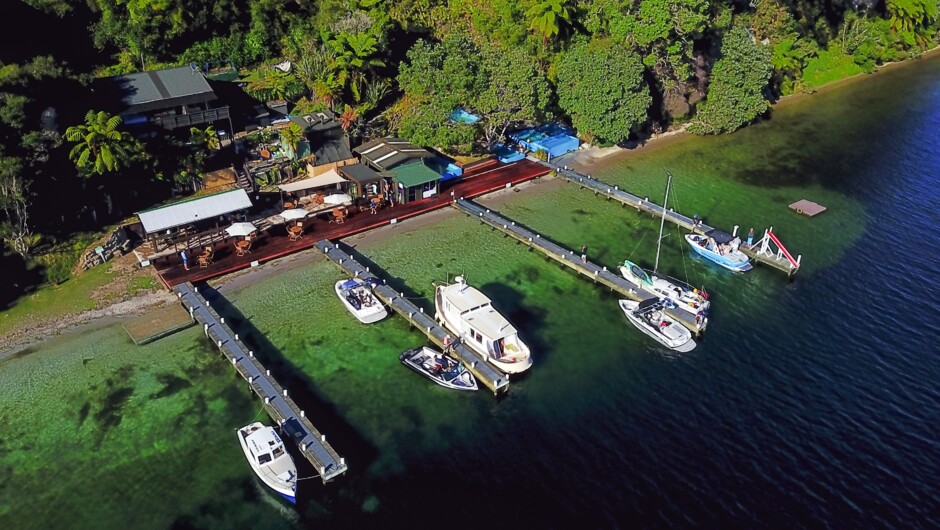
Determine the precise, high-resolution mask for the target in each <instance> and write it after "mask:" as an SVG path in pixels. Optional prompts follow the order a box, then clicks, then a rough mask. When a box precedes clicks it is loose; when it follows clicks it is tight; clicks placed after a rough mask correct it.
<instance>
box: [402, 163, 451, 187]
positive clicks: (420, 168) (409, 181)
mask: <svg viewBox="0 0 940 530" xmlns="http://www.w3.org/2000/svg"><path fill="white" fill-rule="evenodd" d="M391 173H392V174H393V175H395V180H397V181H398V182H400V183H401V184H402V185H403V186H405V187H407V188H410V187H412V186H419V185H421V184H427V183H428V182H434V181H435V180H441V174H440V173H438V172H437V171H434V170H433V169H431V168H429V167H428V166H426V165H424V162H421V161H418V162H412V163H411V164H405V165H403V166H398V167H396V168H395V169H393V170H391Z"/></svg>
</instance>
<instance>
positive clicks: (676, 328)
mask: <svg viewBox="0 0 940 530" xmlns="http://www.w3.org/2000/svg"><path fill="white" fill-rule="evenodd" d="M620 309H622V310H623V312H624V314H625V315H627V319H629V320H630V322H631V323H633V325H634V326H636V327H637V328H638V329H639V330H640V331H642V332H643V333H646V334H647V335H649V336H650V337H652V338H654V339H656V341H657V342H659V343H660V344H662V345H663V346H666V347H667V348H670V349H673V350H675V351H678V352H683V353H685V352H689V351H692V350H693V349H694V348H695V341H694V340H692V332H690V331H689V330H688V329H686V328H685V327H683V326H682V324H680V323H678V322H676V321H675V320H673V319H672V318H670V317H669V316H668V315H666V312H665V307H664V306H663V303H662V302H661V301H659V300H657V299H655V298H647V299H646V300H643V301H642V302H634V301H632V300H621V301H620Z"/></svg>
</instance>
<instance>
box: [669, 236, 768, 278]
mask: <svg viewBox="0 0 940 530" xmlns="http://www.w3.org/2000/svg"><path fill="white" fill-rule="evenodd" d="M685 240H686V241H687V242H688V243H689V245H691V246H692V250H694V251H695V252H696V254H698V255H699V256H702V257H703V258H705V259H707V260H709V261H712V262H715V263H717V264H718V265H721V266H722V267H724V268H726V269H729V270H732V271H735V272H746V271H749V270H751V269H752V268H754V267H753V266H752V265H751V263H750V261H749V260H748V257H747V256H746V255H745V254H744V253H743V252H741V251H740V250H738V247H739V246H740V245H741V240H740V239H738V238H736V237H734V236H732V235H731V234H729V233H728V232H724V231H722V230H709V231H708V232H706V233H704V234H686V235H685Z"/></svg>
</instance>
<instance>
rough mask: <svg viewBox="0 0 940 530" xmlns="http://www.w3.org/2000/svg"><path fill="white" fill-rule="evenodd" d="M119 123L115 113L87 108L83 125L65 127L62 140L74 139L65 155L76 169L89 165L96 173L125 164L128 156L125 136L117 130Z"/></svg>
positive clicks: (119, 119) (71, 140) (112, 169)
mask: <svg viewBox="0 0 940 530" xmlns="http://www.w3.org/2000/svg"><path fill="white" fill-rule="evenodd" d="M120 124H121V118H120V117H118V116H111V115H110V114H108V113H107V112H104V111H100V112H95V111H93V110H89V111H88V114H86V115H85V123H84V124H82V125H73V126H72V127H69V128H68V129H66V130H65V139H66V140H68V141H69V142H76V143H75V146H74V147H73V148H72V151H71V152H70V153H69V158H70V159H71V160H72V161H74V162H75V165H76V166H77V167H78V168H79V169H80V170H83V169H85V168H89V167H90V168H91V171H92V172H93V173H96V174H98V175H102V174H104V173H106V172H109V171H114V170H116V169H117V168H119V167H121V166H123V165H125V164H126V163H127V159H128V158H129V153H128V150H127V143H128V138H127V137H126V135H124V134H123V133H121V131H119V130H117V128H118V125H120Z"/></svg>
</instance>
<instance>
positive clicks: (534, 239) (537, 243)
mask: <svg viewBox="0 0 940 530" xmlns="http://www.w3.org/2000/svg"><path fill="white" fill-rule="evenodd" d="M452 204H453V206H454V207H455V208H457V209H458V210H460V211H461V212H463V213H465V214H467V215H469V216H471V217H474V218H477V219H479V220H480V222H482V223H484V224H488V225H490V226H491V227H493V228H495V229H496V230H499V231H500V232H503V233H504V234H506V235H508V236H511V237H513V238H514V239H516V240H517V241H520V242H522V243H524V244H525V245H528V246H529V247H530V248H534V249H536V250H538V251H540V252H541V253H542V254H545V255H546V256H548V257H549V258H551V259H553V260H555V261H557V262H559V263H561V264H562V265H564V266H566V267H568V268H569V269H573V270H574V271H575V272H578V273H580V274H581V275H583V276H587V277H588V278H590V279H591V280H593V281H594V282H597V283H601V284H603V285H605V286H607V287H609V288H610V289H612V290H614V291H617V292H618V293H620V294H622V295H624V296H626V297H628V298H630V299H632V300H636V301H640V300H645V299H647V298H660V296H659V295H657V294H656V293H653V292H651V291H648V290H646V289H643V288H640V287H638V286H636V285H635V284H633V283H630V282H629V281H627V280H626V279H624V278H623V277H622V276H621V275H620V274H619V273H617V272H611V271H609V270H607V267H601V266H599V265H597V264H595V263H592V262H591V261H587V262H582V261H581V256H580V255H579V254H575V252H574V251H573V250H570V249H567V248H565V247H563V246H561V245H559V244H557V243H554V242H552V241H549V240H547V239H545V238H544V237H542V236H541V234H537V233H535V232H533V231H531V230H528V229H526V228H523V227H521V226H519V225H518V224H516V222H515V221H512V220H510V219H507V218H505V217H502V216H500V215H498V214H495V213H493V212H492V211H490V210H488V209H486V208H484V207H483V206H480V205H479V204H477V203H475V202H473V201H469V200H466V199H458V200H456V201H454V202H453V203H452ZM666 313H667V314H668V315H669V316H670V317H672V318H674V319H675V320H676V321H677V322H680V323H681V324H682V325H683V326H685V327H687V328H689V330H690V331H692V333H694V334H696V335H700V334H701V333H702V332H703V331H705V328H706V327H707V326H708V319H705V321H704V322H703V323H702V325H701V326H699V325H698V324H696V322H695V317H694V316H693V315H692V314H690V313H689V312H688V311H683V310H680V309H678V308H673V309H667V310H666Z"/></svg>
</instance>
